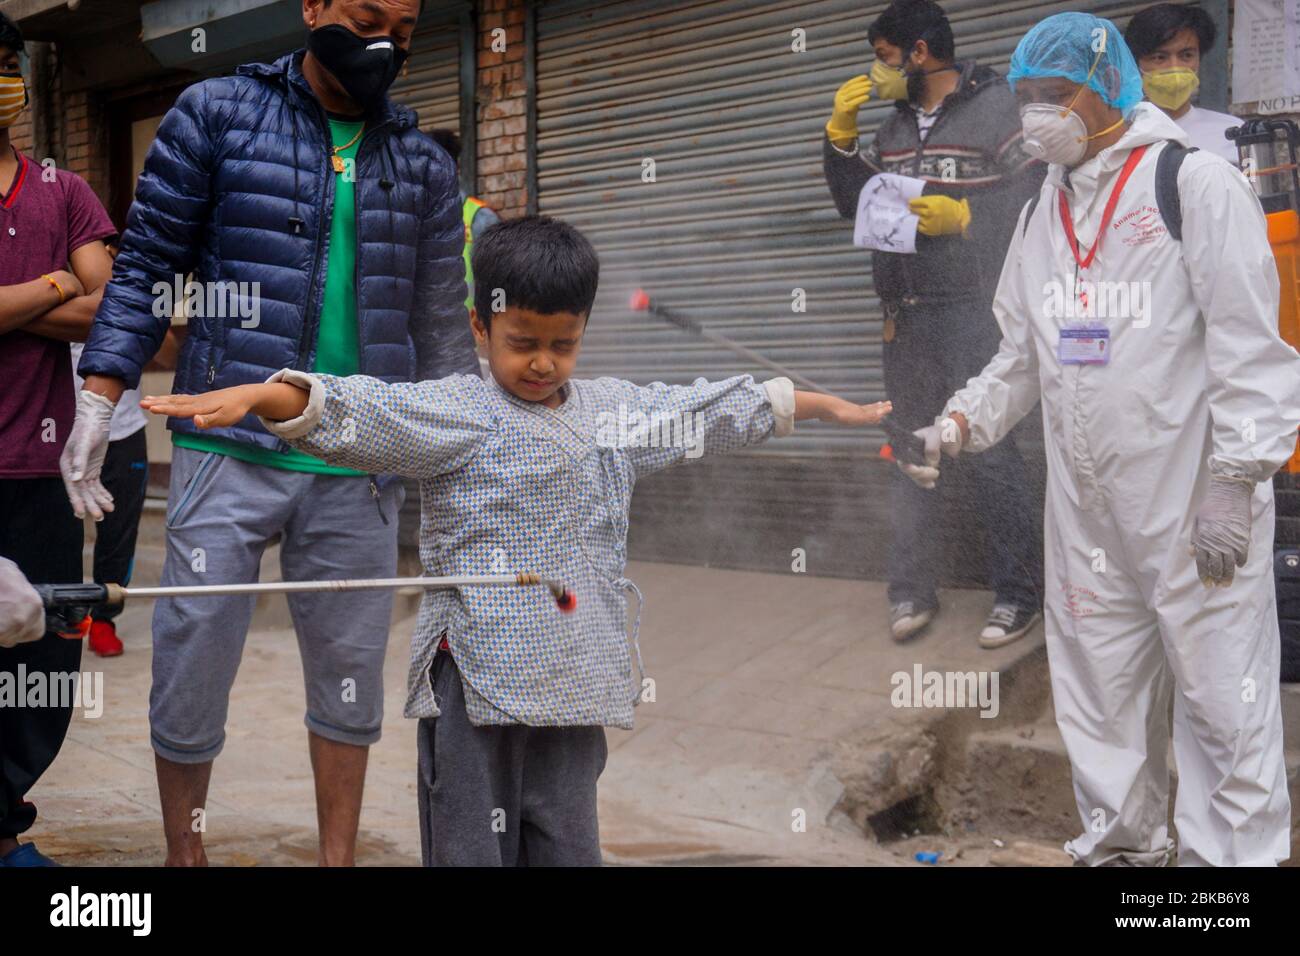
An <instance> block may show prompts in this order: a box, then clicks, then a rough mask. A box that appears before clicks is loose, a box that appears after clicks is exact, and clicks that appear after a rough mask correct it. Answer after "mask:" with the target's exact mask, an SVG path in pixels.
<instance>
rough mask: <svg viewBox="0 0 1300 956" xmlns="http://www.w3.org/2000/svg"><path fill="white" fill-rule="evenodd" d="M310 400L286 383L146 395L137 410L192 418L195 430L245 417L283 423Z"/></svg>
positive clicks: (305, 393)
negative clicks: (193, 392)
mask: <svg viewBox="0 0 1300 956" xmlns="http://www.w3.org/2000/svg"><path fill="white" fill-rule="evenodd" d="M310 397H311V393H309V392H308V391H307V390H306V389H302V388H299V387H298V386H297V385H290V384H289V383H288V382H268V383H263V384H261V385H236V386H235V387H234V388H219V389H217V390H216V391H213V392H205V393H203V394H202V395H163V396H155V395H148V396H146V397H145V398H144V399H143V400H142V401H141V402H140V407H141V408H143V409H144V410H145V411H148V412H152V413H153V414H155V415H170V416H173V417H175V418H192V419H194V424H195V425H197V426H198V427H199V428H205V429H206V428H225V427H227V426H230V425H234V424H236V423H237V422H240V421H242V420H243V419H244V418H245V417H246V416H247V415H250V414H252V415H260V416H261V417H263V418H267V419H270V420H272V421H277V422H284V421H288V420H289V419H291V418H297V417H298V416H299V415H301V414H302V413H303V411H304V409H306V408H307V401H308V399H309V398H310Z"/></svg>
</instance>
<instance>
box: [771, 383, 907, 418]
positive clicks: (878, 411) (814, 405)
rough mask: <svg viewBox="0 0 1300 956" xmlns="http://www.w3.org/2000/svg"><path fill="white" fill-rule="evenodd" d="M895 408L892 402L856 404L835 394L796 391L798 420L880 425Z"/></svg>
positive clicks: (795, 413) (795, 405)
mask: <svg viewBox="0 0 1300 956" xmlns="http://www.w3.org/2000/svg"><path fill="white" fill-rule="evenodd" d="M893 408H894V406H893V404H892V403H891V402H875V403H874V404H871V405H855V404H854V403H853V402H847V401H845V400H844V399H842V398H836V397H835V396H834V395H823V394H821V393H818V392H801V391H797V390H796V391H795V393H794V417H795V419H796V420H798V421H803V420H806V419H809V418H816V419H818V420H819V421H823V422H833V423H835V424H836V425H850V426H854V425H856V426H862V425H879V424H880V423H881V421H883V420H884V417H885V416H886V415H888V414H889V413H890V412H891V411H893Z"/></svg>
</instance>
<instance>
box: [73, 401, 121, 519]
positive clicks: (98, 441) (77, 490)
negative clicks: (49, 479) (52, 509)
mask: <svg viewBox="0 0 1300 956" xmlns="http://www.w3.org/2000/svg"><path fill="white" fill-rule="evenodd" d="M115 407H117V406H116V404H115V403H114V402H110V401H109V400H108V399H107V398H105V397H104V396H103V395H96V394H95V393H94V392H88V391H86V390H85V389H84V388H83V389H82V390H81V391H79V392H77V417H76V420H75V421H74V422H73V423H72V434H71V435H69V436H68V443H67V445H65V446H64V448H63V454H62V455H60V456H59V471H60V472H61V473H62V474H63V487H64V488H66V489H67V490H68V501H70V502H72V511H73V513H74V514H75V515H76V516H77V517H78V518H84V517H85V516H86V514H87V512H89V514H90V516H91V517H92V518H94V519H95V520H96V521H103V520H104V512H105V511H112V510H113V496H112V495H110V494H109V493H108V489H107V488H105V487H104V485H103V483H101V482H100V480H99V473H100V470H101V469H102V468H103V467H104V456H105V455H106V454H108V431H109V426H110V425H111V424H112V422H113V409H114V408H115Z"/></svg>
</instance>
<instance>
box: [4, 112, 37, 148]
mask: <svg viewBox="0 0 1300 956" xmlns="http://www.w3.org/2000/svg"><path fill="white" fill-rule="evenodd" d="M9 142H11V143H13V145H14V148H15V149H17V150H18V152H20V153H27V154H28V155H30V154H31V152H32V112H31V110H27V111H26V112H24V113H23V115H22V116H21V117H20V118H19V120H18V122H17V123H15V124H14V125H13V126H11V127H9Z"/></svg>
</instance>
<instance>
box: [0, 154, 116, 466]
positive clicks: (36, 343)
mask: <svg viewBox="0 0 1300 956" xmlns="http://www.w3.org/2000/svg"><path fill="white" fill-rule="evenodd" d="M18 164H19V168H18V174H17V175H16V176H15V177H14V181H13V185H11V186H10V187H9V192H8V193H5V194H0V286H7V285H21V284H22V283H24V282H31V281H32V280H33V279H39V278H40V277H41V276H42V275H45V274H47V273H50V272H57V271H58V270H59V269H67V268H68V259H69V257H70V256H71V255H72V253H73V251H74V250H76V249H78V248H80V247H81V246H84V245H85V244H86V243H88V242H94V241H95V240H97V239H107V238H109V237H111V236H114V235H116V234H117V230H116V229H114V228H113V222H112V220H110V219H109V218H108V213H107V212H105V211H104V207H103V205H102V204H101V203H100V201H99V199H98V197H96V196H95V194H94V192H92V191H91V189H90V187H89V186H87V185H86V182H85V180H83V179H82V178H81V177H80V176H77V175H75V174H74V173H69V172H64V171H63V170H57V171H54V170H46V169H44V168H43V167H41V166H40V165H39V164H37V163H34V162H32V161H31V160H29V159H28V158H27V157H25V156H19V157H18ZM42 173H44V174H45V175H42ZM47 180H49V181H47ZM74 408H75V396H74V394H73V385H72V356H71V355H70V354H69V352H68V344H67V343H66V342H56V341H54V340H53V339H47V338H45V337H43V336H40V335H33V334H31V333H30V332H24V331H22V330H21V329H18V330H16V331H13V332H6V333H5V334H4V335H0V478H35V477H39V476H42V475H57V474H58V473H59V455H60V454H61V453H62V451H63V444H64V442H65V441H67V438H68V431H69V430H70V429H71V428H72V416H73V410H74ZM50 423H53V424H52V426H51V424H50ZM50 439H53V440H52V441H51V440H50Z"/></svg>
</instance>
